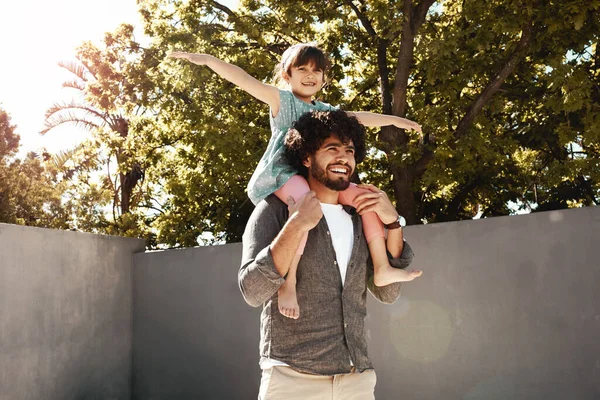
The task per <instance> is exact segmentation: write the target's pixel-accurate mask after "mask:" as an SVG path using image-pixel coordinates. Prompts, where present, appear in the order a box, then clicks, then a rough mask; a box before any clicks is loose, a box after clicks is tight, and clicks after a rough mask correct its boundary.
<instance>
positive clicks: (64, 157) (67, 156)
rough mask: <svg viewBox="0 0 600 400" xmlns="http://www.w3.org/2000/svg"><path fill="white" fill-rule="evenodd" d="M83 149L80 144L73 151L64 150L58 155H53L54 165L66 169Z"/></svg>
mask: <svg viewBox="0 0 600 400" xmlns="http://www.w3.org/2000/svg"><path fill="white" fill-rule="evenodd" d="M81 147H82V145H81V144H80V145H78V146H76V147H74V148H72V149H68V150H62V151H60V152H59V153H58V154H53V155H52V163H53V164H54V165H55V166H56V167H57V168H59V169H61V168H64V167H65V165H66V164H67V163H68V162H69V161H71V160H73V157H74V156H75V154H76V153H77V151H79V149H80V148H81Z"/></svg>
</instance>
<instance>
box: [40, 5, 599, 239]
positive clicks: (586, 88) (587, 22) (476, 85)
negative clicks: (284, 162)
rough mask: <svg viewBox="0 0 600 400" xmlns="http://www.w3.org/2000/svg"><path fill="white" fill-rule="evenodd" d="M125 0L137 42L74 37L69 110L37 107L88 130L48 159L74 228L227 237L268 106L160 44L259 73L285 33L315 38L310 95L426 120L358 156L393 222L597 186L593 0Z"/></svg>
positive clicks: (235, 229)
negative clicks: (60, 164)
mask: <svg viewBox="0 0 600 400" xmlns="http://www.w3.org/2000/svg"><path fill="white" fill-rule="evenodd" d="M138 4H139V7H140V12H141V15H142V17H143V19H144V21H145V26H144V27H145V32H146V34H147V35H148V36H149V37H150V40H151V41H150V43H149V44H148V45H147V46H146V47H141V46H140V45H139V44H138V43H137V42H136V41H135V40H134V38H133V36H132V29H131V27H128V26H122V27H120V28H119V29H118V30H117V31H116V32H115V33H113V34H107V36H106V38H105V41H104V44H103V47H102V48H97V47H95V46H92V45H91V44H85V45H84V46H82V48H81V49H80V50H79V51H78V60H79V64H80V65H79V66H78V67H77V68H73V73H74V74H75V75H76V76H77V77H78V78H79V79H76V80H75V81H73V82H72V83H66V86H68V87H73V88H76V89H77V90H79V91H80V92H82V93H83V94H84V103H83V107H79V106H74V105H73V104H71V105H69V104H67V105H63V106H62V107H58V109H60V110H62V111H64V110H67V111H72V110H73V109H79V112H81V111H83V113H84V114H83V115H81V114H78V115H79V117H75V116H74V115H75V114H72V115H69V114H67V115H66V116H65V115H64V114H63V117H62V118H63V119H62V120H61V119H60V118H59V119H58V120H54V121H53V122H52V118H53V117H52V116H50V117H51V118H50V119H49V121H50V123H51V125H52V123H54V124H57V123H59V122H67V121H70V122H75V123H79V124H83V125H84V126H86V127H91V128H92V130H93V131H94V136H93V138H92V139H91V140H90V141H89V142H87V143H86V144H84V145H83V146H82V147H81V148H80V149H78V150H77V152H76V153H77V154H74V155H73V157H74V158H73V159H72V162H73V163H72V164H69V165H70V167H69V168H67V169H66V170H64V174H65V175H64V176H65V177H67V178H69V180H70V182H71V184H72V185H73V186H72V187H71V189H69V190H71V192H70V193H71V195H72V197H71V199H72V201H73V207H75V208H76V209H78V210H79V211H77V213H78V215H79V217H78V219H77V221H78V224H79V228H80V229H86V230H92V231H101V232H115V233H123V232H127V234H130V235H143V236H145V237H147V238H149V239H150V245H151V246H155V245H157V244H160V245H162V246H165V245H166V246H192V245H195V244H196V243H197V238H198V236H199V235H201V234H202V233H204V232H211V233H213V235H214V239H213V240H227V241H238V240H240V238H241V234H242V232H243V228H244V225H245V223H246V220H247V218H248V216H249V214H250V212H251V211H252V208H253V206H252V204H251V203H250V201H249V200H248V199H247V196H246V194H245V186H246V183H247V182H248V180H249V178H250V175H251V173H252V171H253V170H254V168H255V166H256V165H257V162H258V160H259V158H260V156H261V154H262V153H263V151H264V149H265V148H266V144H267V142H268V139H269V135H270V129H269V125H268V112H269V111H268V109H267V107H266V106H264V105H262V104H261V103H259V102H257V101H256V100H255V99H253V98H252V97H250V96H249V95H247V94H246V93H244V92H243V91H241V90H239V89H237V88H236V87H235V86H234V85H232V84H230V83H228V82H226V81H224V80H223V79H220V78H219V77H218V76H216V75H215V74H214V73H213V72H212V71H210V70H209V69H208V68H204V67H199V66H196V65H192V64H189V63H184V62H182V61H180V60H172V59H167V58H166V54H167V53H168V52H169V51H172V50H183V51H191V52H201V53H209V54H213V55H215V56H218V57H220V58H222V59H224V60H226V61H229V62H232V63H234V64H236V65H238V66H240V67H242V68H243V69H245V70H246V71H247V72H248V73H250V74H251V75H252V76H254V77H256V78H258V79H261V80H264V81H270V79H271V76H270V75H271V71H272V70H273V67H274V65H275V64H276V62H277V61H278V59H279V57H280V55H281V53H282V52H283V51H284V50H285V49H286V48H287V47H288V46H290V45H292V44H294V43H297V42H300V41H317V42H318V43H320V45H321V46H322V47H323V48H324V49H325V50H326V51H327V52H328V53H329V54H330V55H331V59H332V62H333V69H332V71H331V74H330V75H331V76H330V80H331V83H330V84H329V85H328V87H327V88H326V90H324V91H323V93H322V95H323V96H322V97H323V99H324V100H325V101H327V102H329V103H332V104H338V105H340V106H341V107H342V108H344V109H348V110H366V111H373V112H383V113H388V114H394V115H398V116H404V117H407V118H409V119H413V120H415V121H418V122H419V123H420V124H421V125H422V126H423V127H424V135H422V136H419V135H416V134H414V133H411V132H405V131H402V130H399V129H396V128H394V127H386V128H383V129H380V130H372V131H370V133H369V138H368V139H369V145H370V146H371V151H370V155H371V156H370V157H369V158H368V159H367V160H366V161H365V163H364V164H363V165H362V167H361V173H360V177H361V179H363V180H365V181H368V182H371V183H374V184H376V185H378V186H380V187H382V188H384V189H385V190H386V191H388V192H389V193H393V195H394V198H395V200H396V205H397V208H398V210H399V211H400V213H401V214H403V215H404V216H405V217H406V219H407V221H408V222H409V223H411V224H415V223H421V222H440V221H451V220H460V219H468V218H472V217H473V216H475V215H476V214H477V213H479V214H480V215H483V216H496V215H507V214H511V213H514V212H516V211H518V210H516V209H515V207H516V206H517V205H518V206H520V207H523V208H527V209H530V210H536V209H537V210H547V209H553V208H565V207H576V206H582V205H592V204H598V196H599V195H600V193H599V190H600V187H599V178H600V177H599V176H598V174H599V171H600V168H598V167H599V165H598V163H599V156H600V154H599V150H600V147H599V140H600V116H599V114H600V107H599V104H600V102H599V100H600V82H599V80H600V68H599V61H600V53H599V49H598V39H599V32H600V26H599V25H600V21H599V19H598V17H597V15H598V11H599V10H600V0H591V1H583V0H568V1H562V2H543V1H533V2H529V3H523V2H520V1H515V0H491V1H488V2H478V1H475V0H467V1H463V2H451V1H437V2H436V1H434V0H421V1H419V2H416V1H402V2H400V1H383V0H364V1H352V0H344V1H342V0H340V1H334V2H297V1H290V0H279V1H270V0H243V1H241V3H240V6H239V7H238V8H237V9H236V10H231V9H229V8H227V7H226V6H224V5H222V4H220V3H219V2H217V1H212V0H189V1H182V0H175V1H173V0H138ZM80 75H82V76H80ZM84 78H85V79H84ZM119 121H120V122H122V124H121V123H120V122H119ZM93 124H95V125H93ZM124 126H126V129H122V128H124ZM98 171H104V172H102V173H101V174H100V176H101V179H98V178H97V175H98ZM68 174H71V176H68ZM94 174H96V176H95V175H94ZM128 174H133V176H131V175H128ZM127 176H131V179H130V180H129V181H128V182H129V185H128V186H127V185H126V179H125V178H126V177H127ZM124 188H127V190H129V191H123V189H124ZM124 199H125V200H126V201H124ZM127 202H128V203H127ZM125 204H128V206H127V207H124V205H125ZM111 206H112V207H111ZM111 208H112V217H109V216H110V214H111V213H110V209H111ZM107 209H108V210H109V212H108V214H107V213H106V211H107ZM208 241H209V242H210V241H211V240H208Z"/></svg>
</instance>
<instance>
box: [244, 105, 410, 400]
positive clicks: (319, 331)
mask: <svg viewBox="0 0 600 400" xmlns="http://www.w3.org/2000/svg"><path fill="white" fill-rule="evenodd" d="M286 156H287V158H288V161H289V162H290V163H291V164H292V165H294V166H295V167H296V168H297V169H298V171H299V172H300V173H301V174H302V175H304V176H305V177H306V178H307V180H308V184H309V186H310V189H311V191H310V192H309V193H308V194H307V195H305V196H304V197H303V198H301V199H299V201H298V202H297V203H295V202H294V201H293V199H291V198H290V199H289V200H288V201H289V203H288V204H287V205H286V204H284V203H283V202H282V201H280V200H279V199H278V198H277V197H275V196H274V195H271V196H269V197H268V198H266V199H265V200H263V201H262V202H260V203H259V204H258V205H257V206H256V209H255V210H254V212H253V213H252V216H251V217H250V220H249V221H248V224H247V226H246V231H245V232H244V237H243V254H242V265H241V268H240V271H239V276H238V280H239V285H240V289H241V291H242V295H243V296H244V299H245V300H246V302H248V304H250V305H251V306H255V307H256V306H259V305H262V306H263V310H262V316H261V340H260V355H261V361H260V364H261V368H262V370H263V373H262V380H261V386H260V393H259V399H260V400H278V399H285V400H290V399H303V400H310V399H315V400H317V399H318V400H321V399H340V400H341V399H343V400H351V399H357V400H358V399H360V400H364V399H373V398H374V394H373V393H374V388H375V381H376V377H375V372H374V371H373V366H372V364H371V362H370V360H369V357H368V354H367V343H366V338H365V328H364V319H365V316H366V294H367V290H368V291H370V292H371V293H372V294H373V295H374V296H375V297H376V298H377V299H378V300H380V301H382V302H384V303H393V302H394V301H395V300H396V299H397V298H398V296H399V295H400V283H394V284H391V285H387V286H383V287H377V286H375V285H374V284H373V265H372V263H371V260H370V257H369V250H368V247H367V242H366V240H365V238H364V235H363V232H362V224H361V219H360V216H359V214H361V213H365V212H369V211H374V212H376V213H377V214H378V216H379V218H380V219H381V221H382V222H383V223H384V224H386V225H387V226H388V235H387V239H386V246H387V249H388V252H389V254H390V263H391V265H392V266H394V267H396V268H405V267H407V266H408V265H409V264H410V262H411V260H412V258H413V253H412V251H411V249H410V246H409V245H408V244H407V243H405V242H404V241H403V238H402V229H401V227H400V226H399V225H400V224H399V222H398V221H399V220H400V217H399V215H398V213H397V212H396V210H395V208H394V206H393V205H392V203H391V202H390V200H389V199H388V198H387V196H386V195H385V193H383V192H382V191H380V190H378V189H377V188H375V187H374V186H372V185H363V187H366V188H368V189H369V190H370V192H368V193H365V194H362V195H360V196H359V197H357V199H356V203H357V204H358V205H357V208H356V210H355V209H353V208H352V207H349V206H341V205H339V204H338V192H339V191H341V190H345V189H346V188H347V187H348V185H349V183H350V177H351V176H352V174H353V172H354V169H355V166H356V162H360V161H362V159H363V158H364V156H365V133H364V128H363V126H362V125H360V123H358V121H357V120H356V118H354V117H350V116H349V115H347V114H346V113H344V112H343V111H331V112H313V113H312V114H306V115H304V116H302V117H301V118H300V119H299V120H298V121H297V122H296V123H295V124H294V128H293V129H290V131H289V132H288V135H287V137H286ZM288 207H289V210H288ZM288 216H289V218H288ZM323 216H325V218H322V217H323ZM305 232H309V236H308V241H307V244H306V249H305V251H304V254H303V255H302V258H301V260H300V263H299V265H298V272H297V296H298V303H299V305H300V308H301V309H302V310H303V312H302V315H301V316H300V318H299V319H290V318H287V317H285V316H283V315H282V314H281V313H280V312H279V311H278V304H277V299H278V297H277V290H278V289H279V287H280V286H281V285H282V284H283V283H284V282H285V280H284V278H285V276H286V274H287V271H288V269H289V266H290V264H291V262H292V260H293V257H294V255H295V253H296V249H297V247H298V244H299V243H300V240H301V238H302V236H303V234H304V233H305Z"/></svg>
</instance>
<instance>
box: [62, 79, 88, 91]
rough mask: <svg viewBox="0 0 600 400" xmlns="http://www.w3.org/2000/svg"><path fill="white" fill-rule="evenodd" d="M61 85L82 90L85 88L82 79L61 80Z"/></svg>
mask: <svg viewBox="0 0 600 400" xmlns="http://www.w3.org/2000/svg"><path fill="white" fill-rule="evenodd" d="M62 87H64V88H72V89H77V90H81V91H84V90H85V82H84V81H82V80H81V79H73V80H72V81H66V82H63V84H62Z"/></svg>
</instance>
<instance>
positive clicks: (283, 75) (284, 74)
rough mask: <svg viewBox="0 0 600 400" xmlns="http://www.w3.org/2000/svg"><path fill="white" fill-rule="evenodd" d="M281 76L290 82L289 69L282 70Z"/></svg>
mask: <svg viewBox="0 0 600 400" xmlns="http://www.w3.org/2000/svg"><path fill="white" fill-rule="evenodd" d="M281 77H282V78H283V80H284V81H286V82H289V80H290V76H289V75H288V73H287V71H281Z"/></svg>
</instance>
